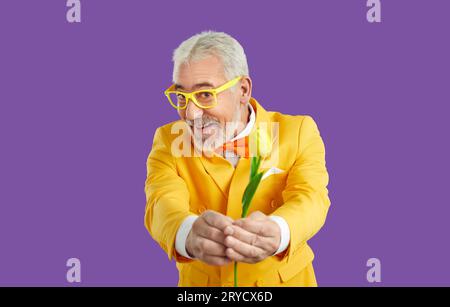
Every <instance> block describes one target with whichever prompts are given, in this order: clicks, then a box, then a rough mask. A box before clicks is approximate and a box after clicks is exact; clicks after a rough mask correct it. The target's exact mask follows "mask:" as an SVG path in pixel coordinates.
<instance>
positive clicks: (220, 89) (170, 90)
mask: <svg viewBox="0 0 450 307" xmlns="http://www.w3.org/2000/svg"><path fill="white" fill-rule="evenodd" d="M241 79H242V76H239V77H236V78H234V79H233V80H230V81H228V82H227V83H225V84H223V85H221V86H219V87H217V88H210V89H202V90H198V91H194V92H190V93H187V92H182V91H176V90H174V88H175V84H172V85H171V86H170V87H169V88H168V89H167V90H165V91H164V95H166V97H167V99H168V100H169V102H170V104H171V105H172V107H174V108H175V109H177V110H183V109H186V107H187V105H188V104H189V100H192V101H193V102H194V103H195V105H196V106H197V107H199V108H201V109H210V108H213V107H215V106H216V105H217V94H219V93H220V92H223V91H225V90H227V89H229V88H230V87H232V86H234V85H235V84H236V83H238V81H239V80H241ZM205 92H208V93H211V94H212V95H213V96H214V101H215V103H214V104H212V105H210V106H204V105H202V104H200V103H199V102H198V101H197V98H195V95H196V94H199V93H205ZM171 94H175V95H178V94H181V95H184V96H185V97H186V104H185V105H184V106H181V107H180V106H179V105H178V104H175V103H174V102H173V101H172V99H171V98H170V95H171Z"/></svg>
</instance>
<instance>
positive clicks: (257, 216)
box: [248, 211, 267, 220]
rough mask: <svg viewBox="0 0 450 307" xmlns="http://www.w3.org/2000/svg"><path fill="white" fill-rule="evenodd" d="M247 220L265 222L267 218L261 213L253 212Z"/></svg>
mask: <svg viewBox="0 0 450 307" xmlns="http://www.w3.org/2000/svg"><path fill="white" fill-rule="evenodd" d="M248 218H249V219H253V220H265V219H266V218H267V215H265V214H264V213H262V212H261V211H254V212H252V213H251V214H250V215H249V216H248Z"/></svg>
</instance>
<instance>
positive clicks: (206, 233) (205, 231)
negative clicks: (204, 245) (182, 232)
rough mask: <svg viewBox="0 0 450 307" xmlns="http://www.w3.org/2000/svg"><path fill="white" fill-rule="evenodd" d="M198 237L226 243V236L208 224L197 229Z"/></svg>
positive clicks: (203, 224)
mask: <svg viewBox="0 0 450 307" xmlns="http://www.w3.org/2000/svg"><path fill="white" fill-rule="evenodd" d="M196 233H197V235H199V236H201V237H203V238H206V239H209V240H212V241H215V242H217V243H220V244H223V242H224V241H225V234H224V233H223V231H220V230H219V229H217V228H214V227H211V226H209V224H208V223H206V222H204V223H202V224H201V225H200V227H198V228H197V229H196Z"/></svg>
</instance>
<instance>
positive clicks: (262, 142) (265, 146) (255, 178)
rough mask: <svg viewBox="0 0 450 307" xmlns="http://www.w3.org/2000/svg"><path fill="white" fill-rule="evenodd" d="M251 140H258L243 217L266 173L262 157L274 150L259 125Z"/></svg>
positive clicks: (246, 190) (243, 205)
mask: <svg viewBox="0 0 450 307" xmlns="http://www.w3.org/2000/svg"><path fill="white" fill-rule="evenodd" d="M250 138H251V139H250V141H251V142H252V141H253V142H256V146H257V149H256V155H252V157H251V164H250V178H249V183H248V185H247V187H246V188H245V191H244V194H243V195H242V214H241V218H245V217H246V216H247V213H248V209H249V207H250V203H251V201H252V199H253V196H254V195H255V193H256V190H257V189H258V186H259V184H260V182H261V178H262V176H263V175H264V172H263V171H261V172H260V171H259V167H260V165H261V159H264V158H267V157H268V156H269V155H270V153H271V151H272V142H271V139H270V136H269V135H268V134H267V132H266V131H265V130H264V129H261V128H260V127H258V128H257V129H256V131H255V133H253V134H251V135H250ZM237 284H238V279H237V262H236V261H235V262H234V286H235V287H237Z"/></svg>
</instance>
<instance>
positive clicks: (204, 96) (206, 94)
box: [202, 92, 212, 98]
mask: <svg viewBox="0 0 450 307" xmlns="http://www.w3.org/2000/svg"><path fill="white" fill-rule="evenodd" d="M211 96H212V94H211V93H210V92H203V93H202V97H203V98H210V97H211Z"/></svg>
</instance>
